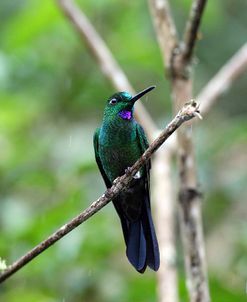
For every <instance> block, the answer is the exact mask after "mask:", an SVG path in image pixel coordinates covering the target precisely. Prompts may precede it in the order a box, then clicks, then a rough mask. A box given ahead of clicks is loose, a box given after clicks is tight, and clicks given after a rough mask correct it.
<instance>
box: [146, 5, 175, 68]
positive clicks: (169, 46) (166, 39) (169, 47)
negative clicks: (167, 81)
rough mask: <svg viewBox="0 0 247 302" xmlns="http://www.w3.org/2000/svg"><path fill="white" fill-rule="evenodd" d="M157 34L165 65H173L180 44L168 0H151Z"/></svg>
mask: <svg viewBox="0 0 247 302" xmlns="http://www.w3.org/2000/svg"><path fill="white" fill-rule="evenodd" d="M149 5H150V10H151V13H152V16H153V22H154V27H155V30H156V35H157V38H158V42H159V45H160V48H161V54H162V57H163V61H164V65H165V66H166V67H167V69H168V70H169V69H170V67H171V59H172V53H173V50H174V49H175V47H176V46H177V44H178V39H177V30H176V27H175V24H174V21H173V18H172V14H171V11H170V6H169V2H168V1H166V0H149Z"/></svg>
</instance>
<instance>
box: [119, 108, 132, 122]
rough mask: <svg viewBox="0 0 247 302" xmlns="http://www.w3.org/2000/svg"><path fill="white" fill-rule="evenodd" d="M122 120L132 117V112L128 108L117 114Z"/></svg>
mask: <svg viewBox="0 0 247 302" xmlns="http://www.w3.org/2000/svg"><path fill="white" fill-rule="evenodd" d="M118 115H119V116H120V117H121V118H122V119H124V120H131V119H132V112H131V111H128V110H122V111H120V112H119V114H118Z"/></svg>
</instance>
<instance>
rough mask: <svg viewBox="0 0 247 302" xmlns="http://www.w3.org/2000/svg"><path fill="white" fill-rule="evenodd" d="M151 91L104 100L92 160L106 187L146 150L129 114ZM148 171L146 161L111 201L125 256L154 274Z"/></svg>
mask: <svg viewBox="0 0 247 302" xmlns="http://www.w3.org/2000/svg"><path fill="white" fill-rule="evenodd" d="M154 88H155V86H151V87H148V88H146V89H144V90H143V91H141V92H140V93H138V94H137V95H135V96H131V95H130V94H129V93H128V92H118V93H115V94H113V95H112V96H111V97H110V98H109V99H108V100H107V104H106V107H105V110H104V117H103V123H102V125H101V127H100V128H97V129H96V131H95V133H94V151H95V158H96V162H97V164H98V167H99V170H100V172H101V175H102V177H103V179H104V182H105V185H106V187H107V188H110V187H111V186H112V183H113V181H114V180H115V179H116V178H117V177H118V176H121V175H123V174H124V173H125V172H126V169H128V168H129V167H131V166H132V165H133V164H134V163H135V162H136V160H137V159H138V158H139V157H140V156H141V155H142V154H143V152H144V151H145V150H146V149H147V148H148V141H147V138H146V135H145V133H144V130H143V128H142V127H141V126H140V125H139V124H138V123H137V122H136V120H135V118H134V116H133V111H134V104H135V102H136V101H137V100H138V99H140V98H141V97H142V96H143V95H145V94H146V93H148V92H149V91H151V90H152V89H154ZM150 168H151V162H150V161H149V162H148V163H147V164H146V165H145V166H144V167H143V168H141V169H140V170H139V171H138V172H137V173H136V175H135V176H134V177H133V179H132V181H131V183H130V185H129V186H128V188H126V189H125V190H124V191H123V192H121V193H120V194H119V195H118V196H117V197H116V198H114V200H112V201H113V204H114V206H115V209H116V211H117V213H118V215H119V218H120V221H121V225H122V229H123V235H124V240H125V244H126V255H127V257H128V259H129V261H130V263H131V264H132V265H133V266H134V267H135V269H136V270H137V271H138V272H140V273H143V272H144V271H145V270H146V267H147V266H149V267H150V268H151V269H153V270H155V271H157V270H158V268H159V265H160V257H159V247H158V242H157V238H156V234H155V229H154V224H153V220H152V216H151V208H150V194H149V181H150Z"/></svg>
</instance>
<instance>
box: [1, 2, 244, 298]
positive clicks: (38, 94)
mask: <svg viewBox="0 0 247 302" xmlns="http://www.w3.org/2000/svg"><path fill="white" fill-rule="evenodd" d="M172 2H173V3H172V9H173V12H174V16H175V19H176V21H177V23H178V26H179V29H180V30H181V31H182V29H183V27H184V22H185V19H186V17H187V15H188V11H189V7H190V4H191V1H188V0H186V1H178V0H176V1H172ZM78 4H79V5H80V6H81V8H82V9H83V10H84V11H85V12H86V14H87V15H88V16H89V18H90V19H91V20H92V22H93V23H94V25H95V27H96V28H97V29H98V30H99V31H100V33H101V34H102V36H103V38H104V39H105V41H106V42H107V44H108V45H109V47H110V49H111V50H112V52H113V53H114V54H115V56H116V58H117V60H118V61H119V63H120V64H121V66H122V67H123V69H124V70H125V72H126V73H127V75H128V77H129V79H130V81H131V82H132V83H133V85H134V86H135V87H136V89H137V90H138V89H142V88H144V87H146V86H148V85H150V84H156V85H157V86H158V87H157V89H156V91H155V92H154V93H153V94H152V96H153V97H152V101H150V102H146V101H145V106H146V107H147V108H148V110H149V111H150V113H151V115H152V116H153V117H154V119H155V120H156V121H157V123H158V124H159V125H160V126H162V125H164V124H165V121H166V120H168V119H169V118H170V117H171V104H170V97H169V95H170V91H169V86H168V84H167V81H166V80H165V79H164V72H163V67H162V61H161V56H160V51H159V48H158V46H157V43H156V38H155V34H154V30H153V27H152V22H151V19H150V16H149V11H148V5H147V3H146V1H126V0H120V1H112V0H100V1H89V0H85V1H82V0H81V1H78ZM246 10H247V3H246V1H241V0H237V1H234V0H220V1H209V3H208V6H207V9H206V13H205V16H204V18H203V24H202V29H201V33H202V39H201V40H200V41H199V42H198V47H197V56H198V61H197V62H196V64H195V70H194V73H195V74H196V78H195V94H196V93H197V92H199V91H200V89H201V88H202V87H203V85H205V83H206V82H207V81H208V80H209V79H210V78H211V76H213V74H214V73H215V72H216V71H217V70H218V69H219V68H220V66H222V65H223V64H224V62H226V61H227V59H228V58H229V57H230V56H231V55H233V53H234V52H235V51H236V50H237V49H238V48H239V47H240V46H241V45H242V44H243V43H244V42H245V41H246V22H245V21H246ZM0 27H1V31H0V45H1V48H0V150H1V152H0V189H1V196H0V230H1V237H0V257H1V258H3V259H6V261H7V264H10V263H11V262H12V261H14V260H16V259H17V258H19V257H20V256H21V255H22V254H24V253H25V252H26V251H27V250H29V249H30V248H32V247H33V246H34V245H35V244H37V243H38V242H39V241H40V240H42V239H44V238H45V237H46V236H47V235H49V234H50V233H51V232H53V231H54V230H56V229H57V228H58V227H60V226H61V225H62V224H64V223H65V222H66V221H68V220H69V219H70V218H72V217H73V216H74V215H76V214H77V213H79V212H80V211H81V210H82V209H84V208H85V207H87V206H88V205H89V204H90V203H91V201H93V200H94V199H96V198H97V197H98V196H99V195H100V194H101V193H102V192H103V190H104V185H103V183H102V180H101V178H100V176H99V173H98V171H97V168H96V165H95V162H94V154H93V148H92V136H93V131H94V129H95V128H96V126H97V125H98V124H99V123H100V120H101V117H102V110H103V107H104V103H105V102H104V100H105V99H106V98H107V97H108V96H109V95H110V94H112V93H113V90H114V89H113V88H112V87H111V86H110V84H109V83H108V82H107V81H106V80H105V78H104V77H103V76H102V74H101V72H100V70H99V68H98V66H97V64H96V63H95V62H94V60H93V59H92V58H91V56H90V54H89V53H88V51H87V49H86V48H85V46H84V44H83V42H82V41H81V40H80V37H79V36H78V34H77V33H76V32H75V31H74V29H73V27H72V26H71V24H70V23H69V22H68V20H67V19H66V18H65V17H64V15H63V14H62V13H61V12H60V10H59V8H58V6H57V4H56V1H50V0H43V1H38V0H12V1H9V0H1V2H0ZM246 82H247V76H246V74H245V75H244V76H243V77H242V78H241V79H239V80H238V81H237V82H236V83H235V84H234V86H233V87H232V88H231V89H230V91H227V92H226V93H225V95H224V96H222V97H221V100H220V101H219V102H218V104H217V105H216V107H215V110H214V112H211V113H210V114H209V115H208V116H207V117H205V119H204V121H203V123H200V125H198V130H197V131H196V138H195V140H196V146H197V157H198V163H199V174H200V180H201V188H202V190H203V192H205V202H204V224H205V230H206V243H207V250H208V263H209V277H210V284H211V291H212V297H213V301H215V302H217V301H219V302H230V301H238V302H241V301H246V300H245V299H246V294H245V282H246V280H247V239H246V238H247V222H246V216H247V208H246V205H245V202H246V196H247V188H246V181H247V172H246V167H247V153H246V147H247V120H246V116H247V114H246V113H247V102H246V95H247V89H246ZM103 96H104V97H103ZM193 131H195V130H193ZM178 253H179V257H178V263H179V268H180V270H181V274H180V294H181V301H186V297H187V295H186V291H185V285H184V283H185V279H184V277H183V276H184V275H183V272H182V271H183V263H182V256H181V250H180V249H178ZM156 300H157V297H156V288H155V274H154V273H153V272H147V273H145V275H143V276H140V275H138V274H137V273H136V272H135V271H134V270H133V269H132V267H131V266H130V265H129V264H128V263H127V260H126V257H125V255H124V244H123V239H122V234H121V230H120V226H119V222H118V218H117V217H116V214H115V213H114V210H113V208H112V206H111V205H109V206H107V207H106V208H104V209H103V210H102V211H101V212H100V213H99V214H97V215H95V216H94V217H92V218H91V219H90V220H89V221H87V222H86V223H85V224H83V226H81V227H79V228H78V229H77V230H75V231H73V232H72V233H70V234H69V235H68V236H66V238H64V239H63V240H61V241H59V242H58V243H57V244H56V245H55V246H53V247H51V248H50V249H49V250H47V251H46V252H45V253H43V254H42V255H40V256H39V257H38V258H37V259H36V260H34V261H33V262H32V263H30V264H29V265H27V266H26V267H25V268H24V269H23V270H22V271H20V272H18V273H17V274H16V275H15V276H13V277H12V278H11V279H9V280H8V282H6V283H5V284H4V285H3V286H1V288H0V301H4V302H15V301H18V302H19V301H25V302H29V301H30V302H33V301H42V302H44V301H45V302H53V301H90V302H98V301H101V302H103V301H107V302H110V301H137V302H138V301H142V302H145V301H148V302H150V301H156Z"/></svg>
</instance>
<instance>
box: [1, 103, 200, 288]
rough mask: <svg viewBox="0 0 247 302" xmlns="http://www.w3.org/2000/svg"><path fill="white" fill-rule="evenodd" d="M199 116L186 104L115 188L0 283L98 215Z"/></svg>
mask: <svg viewBox="0 0 247 302" xmlns="http://www.w3.org/2000/svg"><path fill="white" fill-rule="evenodd" d="M198 114H199V111H198V106H197V103H196V102H195V101H190V102H188V103H186V104H185V105H184V106H183V108H182V109H181V110H180V111H179V112H178V114H177V115H176V116H175V118H173V120H172V121H171V122H170V123H169V124H168V125H167V127H166V128H165V130H164V131H162V133H161V134H160V135H159V137H158V138H157V139H156V140H155V141H154V142H153V143H152V144H151V145H150V146H149V147H148V149H147V150H146V151H145V152H144V153H143V155H142V156H141V157H140V158H139V159H138V160H137V161H136V163H135V164H134V165H133V166H132V167H131V168H129V169H128V171H127V172H126V173H125V174H124V175H123V176H121V177H118V178H117V179H116V180H115V181H114V182H113V186H112V187H111V188H110V189H108V190H106V191H105V193H104V194H103V195H102V196H101V197H100V198H98V199H97V200H96V201H94V202H93V203H92V204H91V206H89V207H88V208H87V209H86V210H84V211H83V212H82V213H81V214H79V215H78V216H76V217H75V218H73V219H72V220H71V221H70V222H68V223H66V224H65V225H63V226H62V227H61V228H60V229H58V230H57V231H56V232H55V233H53V234H52V235H50V236H49V237H48V238H47V239H46V240H44V241H42V242H41V243H40V244H38V245H37V246H36V247H34V248H33V249H32V250H30V251H29V252H28V253H27V254H25V255H24V256H22V257H21V258H20V259H19V260H17V261H16V262H14V263H13V264H12V265H9V266H8V267H7V269H6V270H5V271H4V272H3V273H2V274H0V283H1V282H3V281H5V280H6V279H8V278H9V277H10V276H11V275H13V274H14V273H15V272H17V271H18V270H20V269H21V268H22V267H23V266H25V265H26V264H27V263H28V262H30V261H31V260H33V259H34V258H36V257H37V256H38V255H39V254H41V253H42V252H44V251H45V250H46V249H48V248H49V247H50V246H51V245H53V244H54V243H56V242H57V241H58V240H60V239H61V238H62V237H64V236H65V235H66V234H68V233H69V232H71V231H72V230H73V229H75V228H76V227H78V226H79V225H80V224H82V223H83V222H84V221H86V220H87V219H88V218H90V217H91V216H93V215H94V214H95V213H97V212H98V211H99V210H100V209H101V208H103V207H104V206H105V205H106V204H107V203H109V202H110V200H112V199H113V198H114V197H116V196H117V195H118V194H119V193H120V192H121V191H122V190H123V189H124V188H125V187H127V185H128V184H129V183H130V181H131V180H132V178H133V177H134V175H135V174H136V173H137V172H138V171H139V169H140V168H141V167H142V166H143V165H144V164H145V163H146V162H147V161H148V160H149V159H150V158H151V156H152V154H153V153H154V152H156V151H157V150H158V149H159V148H160V146H161V145H162V144H163V143H164V142H165V141H166V140H167V139H168V137H169V136H170V135H172V133H173V132H174V131H176V129H178V128H179V127H180V126H181V125H182V124H183V123H184V122H186V121H188V120H191V119H192V118H193V117H195V116H197V115H198Z"/></svg>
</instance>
